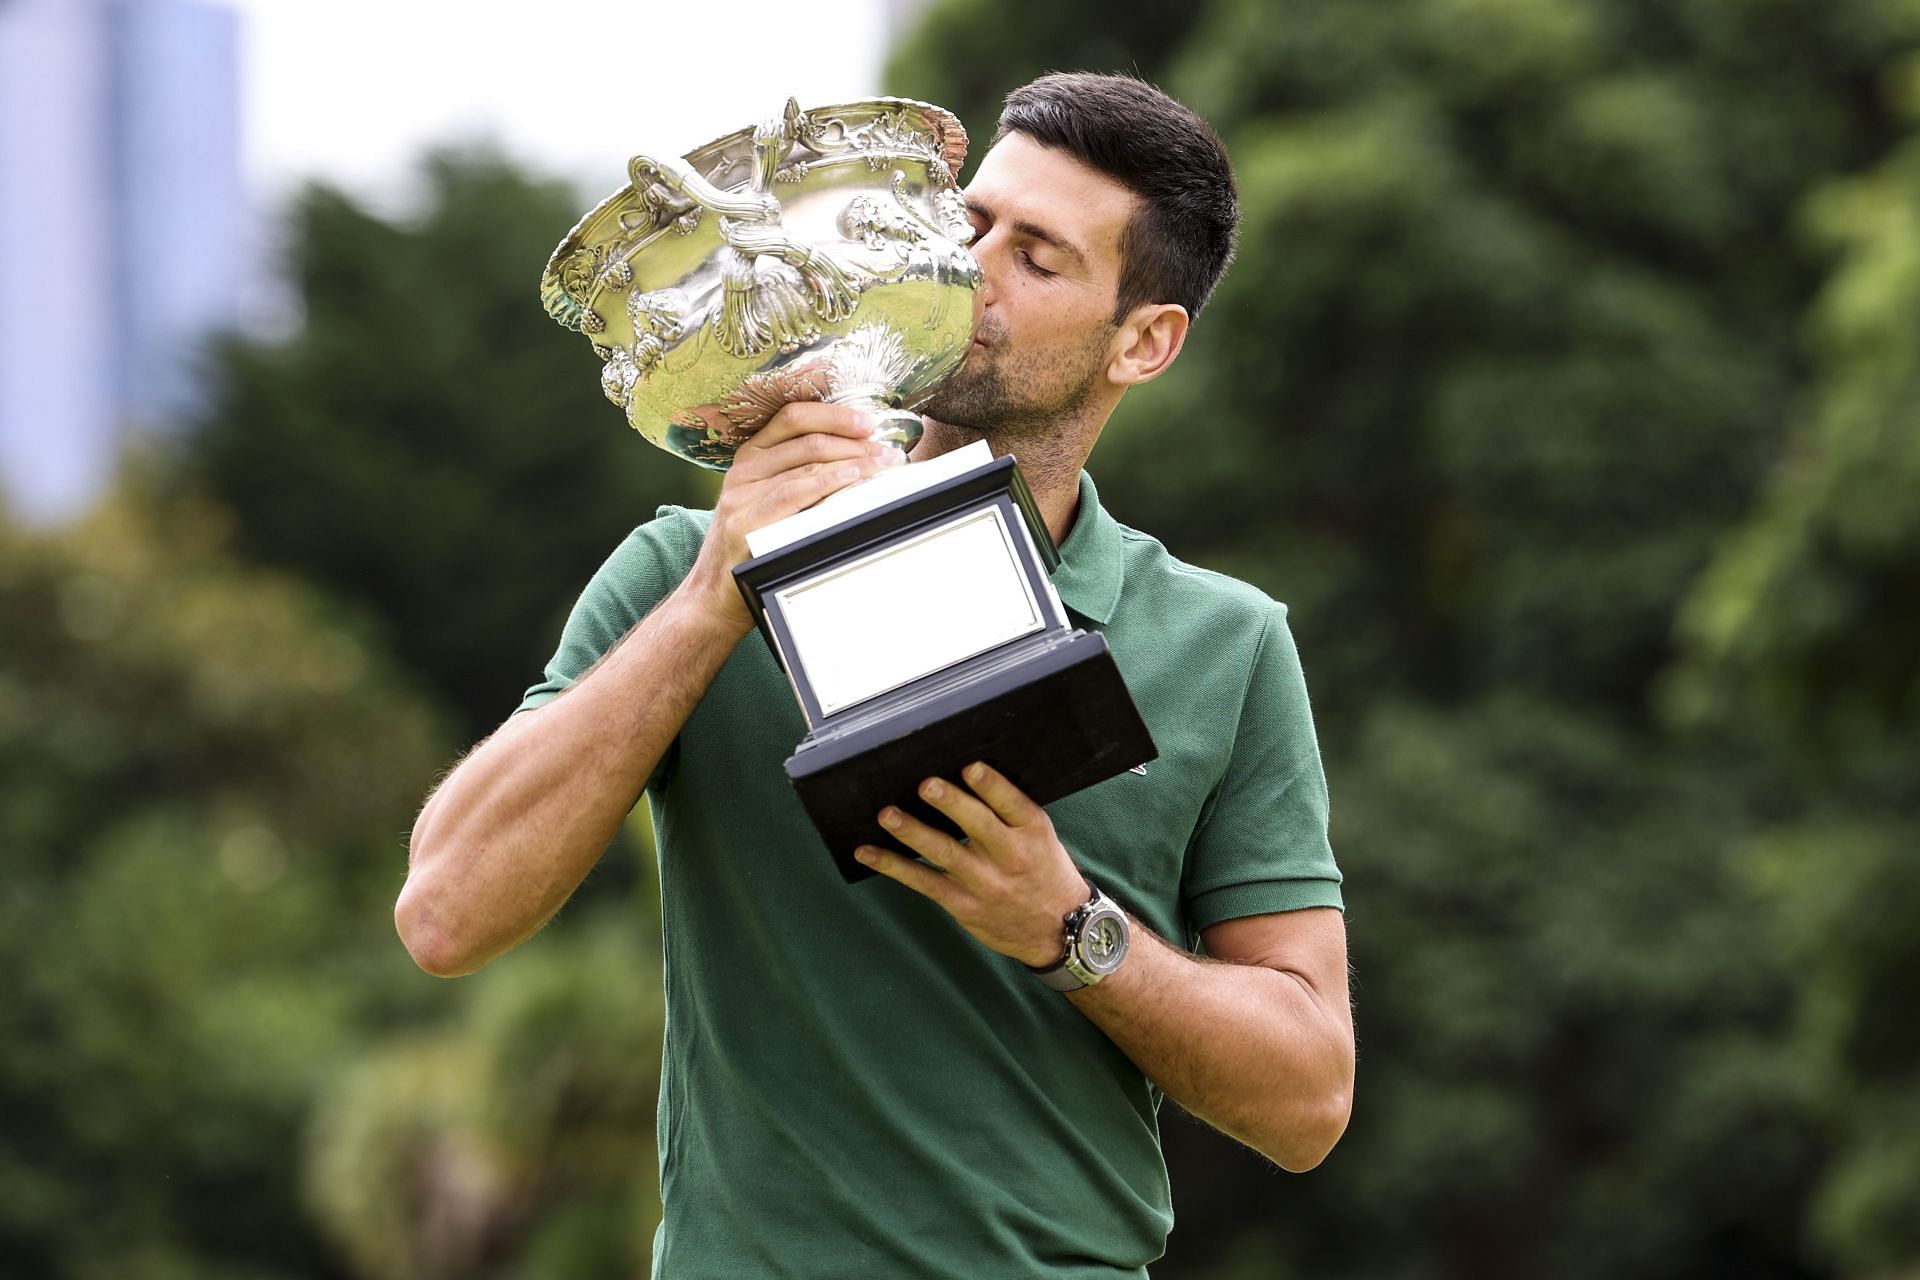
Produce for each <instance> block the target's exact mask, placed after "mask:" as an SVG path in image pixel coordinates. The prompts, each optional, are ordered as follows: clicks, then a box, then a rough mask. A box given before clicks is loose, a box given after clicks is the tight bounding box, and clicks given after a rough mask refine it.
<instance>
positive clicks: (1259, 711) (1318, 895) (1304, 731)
mask: <svg viewBox="0 0 1920 1280" xmlns="http://www.w3.org/2000/svg"><path fill="white" fill-rule="evenodd" d="M1327 815H1328V801H1327V779H1326V773H1325V771H1324V770H1323V769H1322V767H1321V764H1320V747H1319V743H1318V741H1317V740H1316V738H1315V735H1314V730H1313V713H1312V710H1311V708H1310V707H1309V706H1308V703H1307V684H1306V678H1305V676H1304V674H1303V673H1302V672H1301V669H1300V655H1299V653H1298V651H1297V650H1296V649H1295V648H1294V644H1293V636H1292V634H1291V632H1290V631H1289V630H1288V628H1287V622H1286V606H1285V605H1280V604H1274V605H1272V606H1271V612H1270V613H1269V615H1268V618H1267V623H1266V628H1265V630H1264V631H1263V632H1262V634H1261V637H1260V641H1259V643H1258V645H1257V646H1256V649H1255V652H1254V657H1253V663H1252V667H1251V669H1250V671H1249V672H1248V678H1247V691H1246V695H1245V697H1244V698H1243V700H1242V703H1241V709H1240V720H1239V723H1238V725H1237V726H1236V728H1235V732H1234V739H1233V750H1232V754H1231V755H1230V757H1229V758H1228V761H1227V768H1226V772H1225V774H1224V776H1223V777H1222V778H1221V780H1220V784H1219V786H1218V787H1217V788H1216V789H1215V791H1214V793H1213V795H1212V797H1211V798H1210V799H1209V800H1208V802H1207V806H1206V808H1205V809H1204V810H1203V812H1202V813H1201V816H1200V822H1199V825H1198V828H1197V829H1196V831H1195V833H1194V837H1193V842H1192V844H1191V845H1190V846H1189V849H1188V856H1187V864H1186V870H1185V873H1184V876H1183V883H1182V889H1183V895H1184V897H1185V899H1186V905H1187V916H1188V920H1189V922H1190V923H1191V925H1192V927H1193V928H1194V930H1195V931H1196V932H1197V931H1198V930H1201V929H1205V928H1207V927H1209V926H1211V925H1215V924H1219V923H1220V922H1221V921H1223V920H1232V919H1235V918H1237V917H1240V916H1252V915H1264V914H1267V913H1269V912H1275V911H1299V910H1302V909H1304V908H1307V907H1334V908H1338V909H1342V910H1344V909H1345V908H1344V903H1343V901H1342V898H1341V893H1340V869H1339V867H1338V866H1336V865H1335V863H1334V859H1333V848H1332V845H1331V844H1330V843H1329V841H1328V839H1327Z"/></svg>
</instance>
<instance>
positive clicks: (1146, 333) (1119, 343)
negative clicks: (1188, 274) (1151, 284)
mask: <svg viewBox="0 0 1920 1280" xmlns="http://www.w3.org/2000/svg"><path fill="white" fill-rule="evenodd" d="M1186 340H1187V309H1186V308H1185V307H1183V306H1180V305H1179V304H1178V303H1173V302H1143V303H1141V304H1140V305H1139V306H1137V307H1135V308H1134V309H1133V310H1132V311H1131V312H1129V313H1128V315H1127V318H1126V319H1125V320H1124V321H1122V322H1121V325H1120V328H1119V331H1118V332H1116V333H1115V334H1114V335H1113V344H1112V345H1111V346H1110V347H1109V348H1108V356H1107V379H1108V381H1110V382H1113V383H1115V384H1116V385H1118V386H1121V387H1130V386H1133V385H1134V384H1135V383H1138V382H1151V381H1153V380H1154V379H1155V378H1157V377H1159V376H1160V375H1161V374H1162V373H1163V372H1165V371H1166V367H1167V366H1168V365H1170V364H1172V363H1173V358H1174V357H1175V356H1177V355H1179V354H1180V347H1181V344H1182V343H1184V342H1186Z"/></svg>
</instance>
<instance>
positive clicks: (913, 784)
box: [787, 631, 1157, 883]
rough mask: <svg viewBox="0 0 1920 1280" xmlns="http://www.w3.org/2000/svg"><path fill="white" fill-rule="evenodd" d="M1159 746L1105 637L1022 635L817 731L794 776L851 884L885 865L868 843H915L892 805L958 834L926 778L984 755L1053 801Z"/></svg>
mask: <svg viewBox="0 0 1920 1280" xmlns="http://www.w3.org/2000/svg"><path fill="white" fill-rule="evenodd" d="M883 701H886V700H883ZM1156 754H1157V753H1156V750H1155V748H1154V745H1153V738H1152V735H1150V734H1149V733H1148V732H1147V726H1146V724H1145V722H1144V721H1142V720H1141V719H1140V713H1139V711H1138V710H1136V709H1135V707H1134V705H1133V699H1132V698H1131V697H1130V696H1129V695H1128V693H1127V687H1126V684H1125V682H1124V681H1123V680H1122V679H1121V677H1120V669H1119V668H1118V667H1117V666H1115V665H1114V661H1113V655H1112V654H1111V653H1109V652H1108V651H1107V642H1106V639H1105V638H1104V637H1102V636H1101V635H1099V634H1098V633H1096V632H1086V631H1074V632H1070V633H1067V634H1064V635H1056V636H1051V637H1048V638H1046V639H1045V640H1042V641H1037V642H1036V643H1034V644H1032V645H1015V646H1013V647H1012V648H1011V649H1010V650H1009V651H1008V652H1006V653H1005V654H1003V655H1001V657H1000V660H999V661H997V662H995V663H993V664H992V665H991V666H989V667H986V668H984V669H983V668H980V667H973V668H971V669H970V670H968V671H967V672H966V674H965V676H964V678H956V679H953V680H949V681H946V682H944V683H943V684H940V685H936V686H934V687H931V688H928V689H925V690H923V691H916V694H915V696H914V697H913V698H912V699H911V700H910V701H908V702H905V703H901V702H892V701H886V705H885V707H884V708H883V709H880V710H878V711H877V712H876V713H875V714H874V715H872V716H870V717H866V718H864V719H861V718H855V719H854V720H852V721H850V722H848V723H844V724H837V725H835V726H833V727H832V728H831V729H827V730H825V731H823V732H821V733H818V734H814V735H810V736H809V737H808V738H807V739H806V740H805V741H804V742H802V743H801V744H800V749H799V750H798V751H797V752H795V753H794V755H793V756H792V758H791V759H789V760H788V761H787V777H788V778H789V779H790V780H791V781H792V782H793V788H794V790H795V791H796V792H798V793H799V796H800V803H801V804H802V805H803V806H805V808H806V810H807V816H808V817H809V818H811V819H812V820H813V825H814V826H815V827H816V828H818V830H819V832H820V836H821V839H823V840H824V841H825V842H826V845H827V849H828V850H829V851H830V852H831V853H832V854H833V859H834V863H835V865H837V866H838V867H839V868H840V874H841V875H842V876H844V877H845V878H846V880H847V882H848V883H852V882H854V881H856V880H860V879H863V878H865V877H867V876H870V875H873V874H875V873H874V872H873V871H872V870H871V869H870V868H868V867H865V866H863V865H861V864H860V863H859V862H857V861H855V859H854V856H853V851H854V850H855V849H856V848H858V847H859V846H861V845H863V844H873V845H879V846H880V847H882V848H892V849H897V850H900V851H901V852H905V853H911V850H908V849H906V848H905V846H903V845H901V844H900V843H899V842H898V841H896V840H894V839H893V838H892V837H891V836H889V835H888V834H887V832H886V830H885V829H884V828H882V827H881V826H880V824H879V822H878V821H877V815H878V814H879V812H880V810H881V809H883V808H885V807H886V806H887V805H889V804H891V805H897V806H899V807H900V808H902V809H905V810H906V811H907V812H909V813H911V814H913V815H914V816H915V817H917V818H919V819H920V820H921V821H923V822H927V823H930V824H932V825H934V826H937V827H940V828H941V829H943V830H945V831H947V832H948V833H949V834H953V835H958V834H959V831H958V829H957V828H955V827H954V826H953V824H951V823H950V822H948V821H947V819H946V818H945V817H944V816H943V815H942V814H940V813H939V812H938V811H937V810H935V809H933V808H932V807H931V806H929V805H928V804H927V803H926V802H925V801H923V800H921V799H920V797H919V794H918V788H919V785H920V783H921V781H922V780H923V779H926V778H929V777H939V778H945V779H947V780H948V781H950V782H959V781H960V770H962V769H963V768H965V767H966V766H967V765H969V764H971V763H973V762H974V761H975V760H981V761H984V762H986V763H987V764H988V765H990V766H992V767H993V768H995V769H997V770H999V771H1000V772H1001V773H1002V774H1005V775H1006V777H1007V778H1008V779H1009V780H1010V781H1011V782H1012V783H1013V784H1014V785H1015V786H1017V787H1019V788H1020V789H1021V790H1022V791H1024V792H1025V793H1026V794H1027V795H1028V796H1030V797H1032V799H1033V800H1034V801H1035V802H1036V803H1039V804H1043V805H1044V804H1050V803H1052V802H1053V801H1055V800H1058V799H1060V797H1062V796H1066V795H1071V794H1073V793H1074V792H1076V791H1078V790H1080V789H1081V788H1083V787H1090V786H1092V785H1093V784H1094V783H1096V782H1103V781H1105V780H1106V779H1108V778H1111V777H1112V776H1113V775H1115V774H1117V773H1122V772H1125V771H1126V770H1128V769H1131V768H1133V767H1134V766H1136V765H1140V764H1145V763H1146V762H1147V761H1149V760H1151V759H1153V758H1154V756H1155V755H1156ZM962 785H964V783H963V784H962Z"/></svg>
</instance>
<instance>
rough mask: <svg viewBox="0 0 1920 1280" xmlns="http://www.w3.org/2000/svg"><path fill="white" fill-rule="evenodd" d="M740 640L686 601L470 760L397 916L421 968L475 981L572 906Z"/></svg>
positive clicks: (423, 849) (413, 860)
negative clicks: (576, 891) (474, 975)
mask: <svg viewBox="0 0 1920 1280" xmlns="http://www.w3.org/2000/svg"><path fill="white" fill-rule="evenodd" d="M740 634H741V633H740V631H739V630H738V629H737V628H736V627H734V626H732V625H730V624H729V623H727V622H726V621H724V620H721V619H717V618H716V617H714V616H713V614H712V613H711V611H709V610H707V609H704V608H702V607H701V606H700V605H699V603H698V602H697V601H696V600H695V599H694V598H693V596H692V594H691V593H689V592H686V591H676V592H674V593H673V594H672V595H669V596H668V597H667V598H666V600H664V601H662V603H661V604H660V606H659V607H658V608H656V609H655V610H654V611H653V612H652V613H651V614H649V615H648V616H647V618H646V619H644V620H643V621H642V622H641V623H640V624H639V625H638V626H637V627H635V628H634V629H633V631H631V632H630V633H628V635H627V636H626V638H625V639H623V640H622V641H621V642H620V643H619V644H618V645H617V646H615V647H614V648H613V649H612V650H610V651H609V652H608V653H607V655H606V656H605V657H604V658H602V659H601V661H600V662H599V663H598V664H596V665H595V666H594V667H593V669H592V670H590V671H588V672H587V673H586V674H585V675H584V676H582V677H581V679H580V680H579V681H577V682H576V683H575V684H574V686H573V687H572V688H570V689H569V690H567V691H566V692H565V693H563V694H562V695H560V696H559V697H558V698H555V699H554V700H553V701H552V702H550V703H548V704H547V705H546V706H544V707H541V708H540V709H538V710H536V711H531V712H527V713H525V714H522V715H518V716H515V717H513V718H512V719H510V720H509V721H508V722H507V723H506V724H504V725H502V726H501V727H500V729H499V730H498V731H497V732H496V733H494V734H493V736H492V737H490V738H488V739H487V740H486V741H484V742H482V743H481V744H480V745H479V746H478V747H476V748H475V749H474V750H473V751H472V752H471V753H470V754H469V755H468V756H467V758H466V759H465V760H463V761H461V763H460V765H459V767H458V768H456V769H455V770H454V771H453V773H452V774H450V775H449V776H448V777H447V779H446V781H445V782H443V783H442V784H441V785H440V787H439V788H438V789H437V790H436V791H435V792H434V793H433V795H432V796H431V797H430V798H429V799H428V801H427V803H426V806H425V807H424V808H423V809H422V810H421V813H420V817H419V820H418V821H417V822H416V823H415V824H414V829H413V836H412V840H411V842H410V856H409V866H408V873H407V882H406V886H405V887H404V888H403V889H402V890H401V894H400V899H399V901H398V903H396V905H395V908H394V921H395V924H396V926H397V927H398V929H399V931H400V935H401V938H402V940H403V941H404V942H405V943H406V946H407V950H408V951H409V952H410V953H411V954H412V955H413V957H414V959H415V960H416V961H417V962H418V963H419V964H420V966H421V967H422V968H424V969H426V970H427V971H428V972H430V973H435V974H439V975H441V976H446V977H451V976H454V975H457V974H463V973H470V972H472V971H473V970H475V969H477V968H479V967H480V966H482V965H484V964H486V963H487V962H488V961H489V960H491V959H493V958H494V957H495V956H497V955H499V954H500V953H501V952H503V951H506V950H508V949H509V948H511V947H513V946H514V945H516V944H517V943H519V942H521V941H522V940H524V939H525V938H526V937H528V936H529V935H530V934H532V933H533V932H535V931H536V930H537V929H539V928H540V926H541V925H543V924H545V923H546V921H547V920H548V919H549V918H550V917H551V916H552V915H553V913H554V912H555V911H557V910H559V909H560V906H561V904H562V903H564V902H565V901H566V899H567V898H568V896H570V895H571V894H572V893H573V891H574V889H575V888H577V887H578V886H579V884H580V882H581V881H582V880H583V879H585V878H586V875H587V872H588V871H590V870H591V869H592V868H593V864H594V863H595V862H596V861H597V860H598V859H599V857H600V854H601V853H602V851H604V850H605V849H606V847H607V844H608V842H609V841H611V840H612V839H613V836H614V834H615V833H616V832H617V831H618V830H619V827H620V824H621V823H622V822H623V821H624V820H625V818H626V815H627V813H628V812H629V811H630V810H631V809H632V808H633V805H634V803H635V802H636V801H637V800H638V799H639V796H640V793H641V790H642V789H643V788H644V787H645V785H646V780H647V778H648V777H649V776H650V775H651V774H652V772H653V770H654V768H655V766H657V765H658V764H659V762H660V758H661V756H662V755H663V754H664V753H665V752H666V749H667V747H668V745H669V744H671V743H672V741H673V739H674V736H675V735H676V734H677V733H679V731H680V727H681V726H682V725H683V724H684V723H685V722H686V719H687V716H688V715H689V714H690V713H691V712H692V710H693V708H694V706H695V705H696V704H697V703H698V702H699V700H700V697H701V695H702V694H703V693H704V692H705V691H706V688H707V686H708V685H709V684H710V683H711V682H712V680H713V677H714V675H715V674H716V673H717V672H718V671H719V669H720V667H721V665H722V664H723V663H724V662H725V661H726V659H727V656H728V655H729V654H730V653H731V652H732V651H733V648H734V646H735V644H737V643H738V641H739V638H740Z"/></svg>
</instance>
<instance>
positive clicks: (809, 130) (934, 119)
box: [540, 98, 981, 471]
mask: <svg viewBox="0 0 1920 1280" xmlns="http://www.w3.org/2000/svg"><path fill="white" fill-rule="evenodd" d="M966 153H967V135H966V130H965V129H964V128H962V127H961V125H960V122H959V121H958V120H956V119H955V118H954V117H953V116H952V115H951V114H949V113H948V112H946V111H943V110H941V109H940V108H939V107H935V106H930V105H928V104H926V103H923V102H914V101H910V100H908V99H904V98H873V99H869V100H866V101H863V102H852V103H847V104H845V105H842V106H831V107H817V108H815V109H813V110H811V111H802V110H801V109H800V106H799V104H798V103H797V102H795V101H793V100H791V99H790V100H789V101H788V102H787V107H786V110H785V112H784V113H782V114H781V115H779V116H776V117H774V118H773V119H770V120H767V121H766V122H764V123H763V124H761V125H759V126H758V127H757V128H752V129H742V130H740V131H739V132H737V133H731V134H728V135H727V136H726V137H724V138H721V139H719V140H718V141H715V142H710V143H708V144H707V145H706V146H703V147H699V148H697V149H695V150H694V151H692V152H689V153H688V154H687V155H686V157H685V158H684V159H679V160H673V159H667V160H661V159H655V158H652V157H649V156H635V157H633V159H632V160H630V161H629V162H628V164H627V173H628V176H629V178H630V179H631V181H630V182H629V184H628V185H627V186H625V187H622V188H621V189H620V190H618V191H616V192H614V193H613V194H612V195H611V196H609V197H607V198H606V199H605V200H603V201H601V202H600V204H599V205H598V206H597V207H596V208H595V209H594V210H593V211H592V212H590V213H589V214H587V216H586V217H585V218H582V219H581V220H580V223H579V225H577V226H575V227H574V229H573V230H572V231H570V232H569V233H568V234H567V237H566V239H564V240H562V241H561V242H560V245H559V247H558V248H556V249H555V250H554V251H553V257H552V258H551V259H549V260H548V262H547V267H546V270H545V272H544V273H542V275H541V279H540V296H541V300H542V302H543V303H545V305H546V308H547V313H548V314H549V315H551V316H552V317H553V318H554V319H555V320H557V321H558V322H559V323H561V324H562V325H564V326H566V327H567V328H569V329H573V330H575V331H577V332H580V333H584V334H586V335H587V337H588V339H589V340H590V341H591V342H592V343H593V349H594V353H595V354H596V355H598V356H599V357H600V359H601V360H602V361H603V362H604V364H603V366H602V368H601V377H600V385H601V387H602V388H603V389H604V390H605V392H606V394H607V398H608V399H609V400H611V401H613V402H614V403H615V404H617V405H619V406H620V407H621V408H622V409H624V410H625V411H626V415H627V422H628V423H629V424H630V425H631V426H632V427H633V429H634V430H636V431H638V432H639V433H640V434H641V435H642V436H645V437H646V438H647V439H648V440H650V441H652V442H653V443H654V444H656V445H659V446H660V447H661V448H662V449H665V450H667V451H668V452H669V453H673V454H676V455H678V456H680V457H682V458H686V459H687V460H689V461H691V462H695V463H698V464H699V465H701V466H703V467H708V468H711V469H713V470H716V471H724V470H725V469H726V468H727V467H728V466H729V465H731V463H732V461H733V455H734V451H735V450H736V449H738V448H739V447H740V445H741V444H742V443H744V442H745V441H746V440H747V439H748V438H749V437H751V436H752V435H753V433H754V432H755V431H758V430H759V429H760V428H761V427H762V426H764V425H766V422H767V420H768V419H769V418H771V417H772V416H773V415H774V413H775V412H777V411H778V410H779V408H780V407H781V406H782V405H784V404H786V403H787V402H789V401H792V400H819V399H825V400H831V401H834V402H836V403H843V404H852V405H855V406H857V407H859V408H862V409H864V410H866V411H867V412H868V413H871V414H873V415H874V417H875V418H876V419H877V420H878V421H879V423H880V426H879V429H878V430H877V431H876V433H875V434H876V437H877V438H880V439H885V440H890V441H892V442H894V443H896V444H898V445H899V446H900V447H901V448H903V449H908V448H911V447H912V446H913V444H914V442H915V441H917V440H918V439H919V437H920V430H921V424H920V418H919V415H918V414H917V413H915V412H913V410H914V409H915V408H916V407H917V406H918V405H919V404H921V403H922V402H923V401H924V400H925V399H926V398H927V397H929V396H930V395H932V394H933V391H934V390H935V388H937V387H938V386H939V384H940V382H941V381H942V380H943V379H944V378H946V376H947V375H948V374H950V373H952V372H953V371H954V370H955V369H957V368H959V367H960V364H961V362H962V361H964V360H965V359H966V356H967V352H968V349H969V347H970V345H971V342H972V338H973V332H974V328H975V326H976V325H977V323H978V320H979V314H978V313H979V299H978V295H977V292H976V291H977V289H978V287H979V285H980V282H981V275H980V268H979V265H978V264H977V263H976V262H975V261H974V260H973V256H972V255H971V254H969V253H968V252H967V250H966V248H965V247H964V246H965V245H966V244H967V243H968V242H969V241H970V240H972V239H973V229H972V227H971V225H970V224H969V223H968V221H967V215H966V210H965V207H964V206H963V204H962V202H961V200H960V196H959V193H958V192H957V191H956V190H955V182H954V174H955V172H956V171H957V170H958V169H959V167H960V164H961V162H962V161H963V160H964V159H965V158H966Z"/></svg>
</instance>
